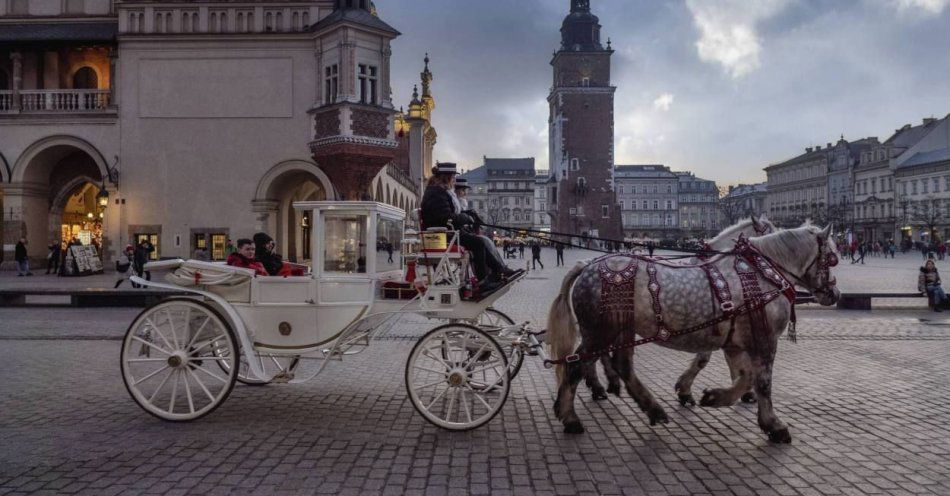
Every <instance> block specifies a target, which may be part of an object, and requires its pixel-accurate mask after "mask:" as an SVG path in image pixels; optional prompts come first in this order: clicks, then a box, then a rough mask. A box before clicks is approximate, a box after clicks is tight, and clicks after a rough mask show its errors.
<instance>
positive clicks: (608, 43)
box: [607, 36, 611, 50]
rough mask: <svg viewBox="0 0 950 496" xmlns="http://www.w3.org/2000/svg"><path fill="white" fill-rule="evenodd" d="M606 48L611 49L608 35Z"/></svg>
mask: <svg viewBox="0 0 950 496" xmlns="http://www.w3.org/2000/svg"><path fill="white" fill-rule="evenodd" d="M607 50H611V48H610V37H609V36H608V37H607Z"/></svg>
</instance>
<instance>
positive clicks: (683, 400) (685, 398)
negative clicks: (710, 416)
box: [677, 393, 696, 408]
mask: <svg viewBox="0 0 950 496" xmlns="http://www.w3.org/2000/svg"><path fill="white" fill-rule="evenodd" d="M677 398H678V399H679V400H680V405H682V406H685V407H687V408H688V407H691V406H696V400H694V399H693V395H692V394H690V393H686V394H680V395H679V396H678V397H677Z"/></svg>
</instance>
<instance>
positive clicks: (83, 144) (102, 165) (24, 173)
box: [0, 136, 111, 263]
mask: <svg viewBox="0 0 950 496" xmlns="http://www.w3.org/2000/svg"><path fill="white" fill-rule="evenodd" d="M2 168H3V167H2V166H0V169H2ZM107 170H108V168H107V165H106V161H105V159H104V158H103V156H102V154H101V153H100V152H99V150H97V149H96V148H95V147H94V146H93V145H91V144H90V143H89V142H87V141H85V140H83V139H80V138H76V137H73V136H50V137H47V138H43V139H41V140H39V141H37V142H36V143H34V144H32V145H30V146H29V147H27V149H26V150H25V151H24V152H23V153H22V154H21V155H20V156H19V157H18V158H17V160H16V163H15V164H14V166H13V169H12V171H11V174H10V176H9V182H8V183H7V184H5V185H4V193H3V205H4V217H3V244H4V245H5V247H6V246H9V247H11V248H10V249H5V253H4V260H5V261H10V260H12V246H13V244H14V243H15V242H16V240H17V239H18V238H20V237H24V238H26V239H27V250H28V253H29V255H30V258H31V260H32V261H33V262H34V263H39V262H42V261H45V259H46V253H47V246H49V244H50V243H54V242H62V236H63V230H62V217H63V212H64V207H65V203H66V201H67V200H68V198H69V197H70V196H72V195H73V194H75V192H76V191H77V190H79V189H80V188H88V187H89V186H91V187H94V188H95V190H94V192H93V193H92V194H93V196H94V195H95V194H97V193H98V192H99V188H100V187H101V186H102V185H103V184H104V183H105V181H104V180H105V179H106V178H107V176H108V173H107ZM87 191H88V189H87ZM88 209H89V212H84V214H88V213H91V214H92V218H91V219H89V222H88V223H81V224H80V225H81V227H80V230H84V231H90V232H95V233H96V235H95V236H91V235H90V236H88V237H87V236H84V238H87V240H88V241H90V242H93V241H94V242H95V244H96V245H97V246H98V248H99V253H100V256H105V258H108V256H107V254H108V252H109V241H110V234H111V233H108V232H105V231H103V228H102V226H103V224H104V222H103V221H104V218H105V216H106V215H108V214H107V213H105V211H104V210H102V209H100V208H99V207H98V206H97V205H95V203H94V202H93V203H92V204H90V205H88ZM100 214H101V215H100Z"/></svg>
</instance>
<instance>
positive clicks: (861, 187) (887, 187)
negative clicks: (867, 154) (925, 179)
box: [855, 176, 950, 195]
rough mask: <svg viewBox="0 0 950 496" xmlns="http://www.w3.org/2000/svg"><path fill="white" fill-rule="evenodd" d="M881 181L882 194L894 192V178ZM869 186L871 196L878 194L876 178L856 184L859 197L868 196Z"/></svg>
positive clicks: (949, 184)
mask: <svg viewBox="0 0 950 496" xmlns="http://www.w3.org/2000/svg"><path fill="white" fill-rule="evenodd" d="M935 179H936V178H935ZM880 180H881V181H880V186H881V188H880V191H881V192H882V193H884V192H888V191H894V178H892V177H882V178H880ZM869 184H870V186H871V189H870V194H872V195H873V194H875V193H877V192H878V178H876V177H872V178H871V179H865V180H863V181H857V182H855V188H856V191H855V193H857V194H859V195H866V194H868V185H869ZM947 185H948V187H950V176H948V177H947ZM937 186H938V185H936V184H935V187H937Z"/></svg>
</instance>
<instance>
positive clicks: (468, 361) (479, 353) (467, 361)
mask: <svg viewBox="0 0 950 496" xmlns="http://www.w3.org/2000/svg"><path fill="white" fill-rule="evenodd" d="M489 344H491V343H490V342H488V341H485V343H484V344H482V347H481V348H479V349H478V351H476V352H475V353H474V354H473V355H471V356H469V357H468V359H467V360H465V361H464V362H462V367H465V368H466V369H467V368H468V367H469V364H470V363H472V360H474V359H476V358H478V357H479V356H481V354H482V351H484V350H485V348H486V347H487V346H488V345H489Z"/></svg>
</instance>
